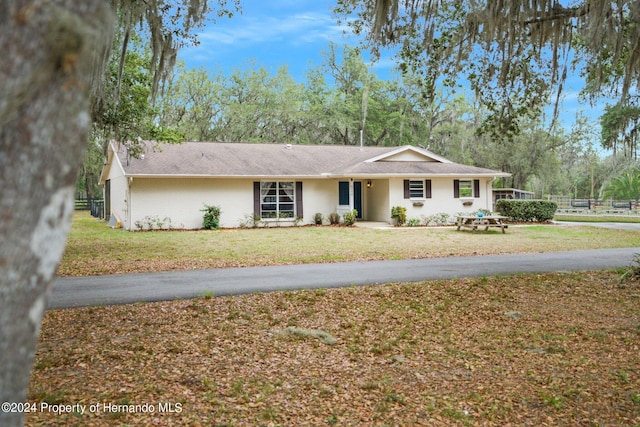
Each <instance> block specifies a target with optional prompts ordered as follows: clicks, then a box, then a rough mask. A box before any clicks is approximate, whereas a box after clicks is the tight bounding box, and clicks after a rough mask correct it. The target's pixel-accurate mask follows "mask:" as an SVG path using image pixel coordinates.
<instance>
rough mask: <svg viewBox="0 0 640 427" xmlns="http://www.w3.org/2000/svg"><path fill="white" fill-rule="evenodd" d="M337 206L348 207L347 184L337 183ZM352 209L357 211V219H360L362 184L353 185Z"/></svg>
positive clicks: (357, 182)
mask: <svg viewBox="0 0 640 427" xmlns="http://www.w3.org/2000/svg"><path fill="white" fill-rule="evenodd" d="M338 204H339V205H340V206H349V182H348V181H340V182H338ZM353 208H354V209H355V210H357V211H358V215H357V216H356V218H357V219H362V182H360V181H355V182H354V183H353Z"/></svg>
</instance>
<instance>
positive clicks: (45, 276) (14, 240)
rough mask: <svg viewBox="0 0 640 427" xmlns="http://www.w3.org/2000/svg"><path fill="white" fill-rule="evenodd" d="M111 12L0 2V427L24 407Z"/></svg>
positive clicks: (98, 7) (16, 421)
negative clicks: (21, 404)
mask: <svg viewBox="0 0 640 427" xmlns="http://www.w3.org/2000/svg"><path fill="white" fill-rule="evenodd" d="M109 4H110V2H107V1H105V0H82V1H80V0H1V1H0V53H1V55H0V56H1V57H2V60H1V61H0V404H2V408H1V409H0V425H1V426H19V425H22V424H23V422H24V416H23V414H22V413H21V408H20V407H18V406H15V405H11V403H22V402H25V401H26V398H27V387H28V384H29V374H30V371H31V367H32V364H33V358H34V353H35V348H36V344H37V340H38V334H39V330H40V322H41V319H42V314H43V311H44V309H45V306H46V297H47V291H48V289H49V285H50V283H51V281H52V279H53V276H54V274H55V270H56V268H57V266H58V263H59V261H60V258H61V256H62V252H63V250H64V244H65V241H66V237H67V232H68V230H69V225H70V221H71V214H72V211H73V193H74V183H75V179H76V175H77V172H78V169H79V167H80V164H81V162H82V155H83V151H84V147H85V146H86V139H87V135H88V132H89V130H90V128H91V117H90V115H89V96H90V95H89V94H90V91H91V88H92V79H93V78H94V77H101V75H102V73H100V72H97V71H99V70H101V69H102V65H103V62H104V56H105V52H107V51H106V50H105V49H108V48H109V47H110V45H111V37H112V36H111V34H112V31H113V25H112V23H113V18H112V14H111V11H110V8H109ZM78 326H79V327H81V325H78ZM4 402H8V403H9V405H6V404H4Z"/></svg>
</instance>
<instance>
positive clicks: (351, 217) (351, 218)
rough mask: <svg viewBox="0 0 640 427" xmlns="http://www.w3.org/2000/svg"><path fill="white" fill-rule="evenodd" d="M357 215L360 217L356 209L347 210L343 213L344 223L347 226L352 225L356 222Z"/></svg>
mask: <svg viewBox="0 0 640 427" xmlns="http://www.w3.org/2000/svg"><path fill="white" fill-rule="evenodd" d="M357 217H358V211H357V210H355V209H354V210H352V211H350V212H345V213H344V214H342V218H343V220H344V225H346V226H347V227H350V226H352V225H353V224H355V223H356V218H357Z"/></svg>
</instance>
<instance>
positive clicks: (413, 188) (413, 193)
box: [409, 179, 425, 199]
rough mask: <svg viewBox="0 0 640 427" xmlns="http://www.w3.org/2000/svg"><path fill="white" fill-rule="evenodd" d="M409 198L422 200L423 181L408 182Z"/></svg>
mask: <svg viewBox="0 0 640 427" xmlns="http://www.w3.org/2000/svg"><path fill="white" fill-rule="evenodd" d="M409 198H411V199H424V198H425V194H424V180H413V179H412V180H409Z"/></svg>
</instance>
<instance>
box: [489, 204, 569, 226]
mask: <svg viewBox="0 0 640 427" xmlns="http://www.w3.org/2000/svg"><path fill="white" fill-rule="evenodd" d="M556 209H558V204H557V203H556V202H552V201H548V200H513V199H500V200H498V201H497V202H496V211H498V212H500V214H501V215H504V216H506V217H509V219H510V220H511V221H517V222H546V221H549V220H551V219H552V218H553V216H554V215H555V213H556Z"/></svg>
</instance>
